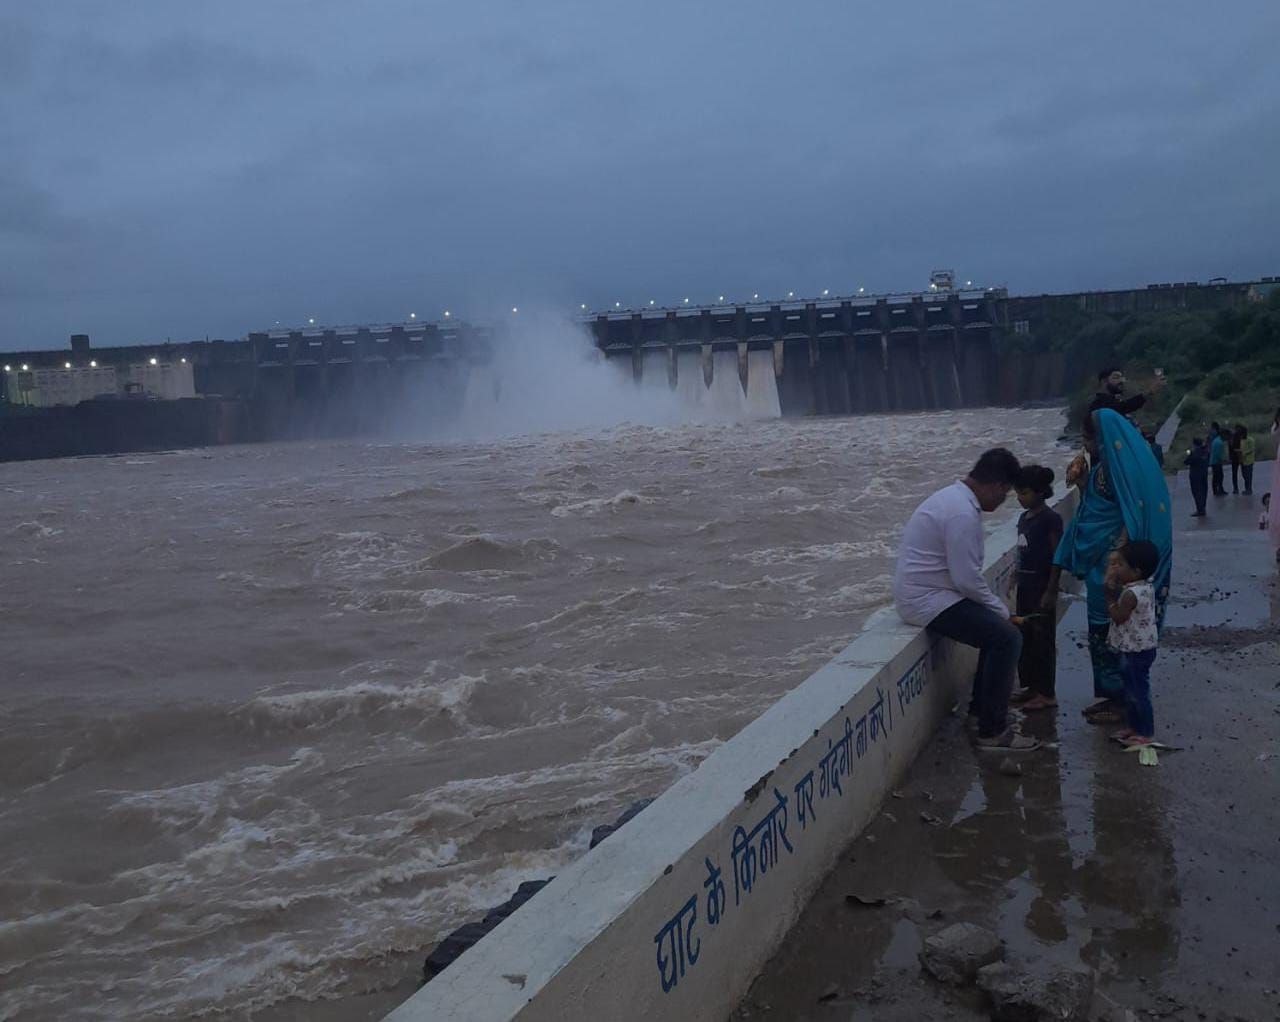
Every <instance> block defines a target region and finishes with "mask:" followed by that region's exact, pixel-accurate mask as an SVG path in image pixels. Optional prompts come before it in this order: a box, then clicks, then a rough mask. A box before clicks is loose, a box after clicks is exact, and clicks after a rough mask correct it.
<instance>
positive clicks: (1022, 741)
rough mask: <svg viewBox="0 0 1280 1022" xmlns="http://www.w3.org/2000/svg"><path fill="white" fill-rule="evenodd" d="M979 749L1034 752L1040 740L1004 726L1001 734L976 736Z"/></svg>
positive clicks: (1038, 746)
mask: <svg viewBox="0 0 1280 1022" xmlns="http://www.w3.org/2000/svg"><path fill="white" fill-rule="evenodd" d="M976 744H977V746H978V748H979V749H982V750H984V751H986V752H1035V750H1036V749H1038V748H1040V740H1039V739H1038V738H1031V737H1028V736H1027V735H1020V734H1018V732H1016V731H1015V730H1014V729H1013V728H1011V727H1010V728H1005V730H1004V733H1003V734H998V735H993V736H992V737H990V738H978V739H977V742H976Z"/></svg>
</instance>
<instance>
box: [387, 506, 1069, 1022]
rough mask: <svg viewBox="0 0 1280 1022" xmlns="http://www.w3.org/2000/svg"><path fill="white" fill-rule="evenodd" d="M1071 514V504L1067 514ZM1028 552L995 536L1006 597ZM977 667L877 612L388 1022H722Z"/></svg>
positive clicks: (992, 556) (1011, 532) (1012, 539)
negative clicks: (587, 1021)
mask: <svg viewBox="0 0 1280 1022" xmlns="http://www.w3.org/2000/svg"><path fill="white" fill-rule="evenodd" d="M1073 506H1074V501H1073V498H1072V497H1071V496H1068V497H1067V498H1063V499H1061V500H1059V502H1058V510H1059V512H1060V513H1062V514H1063V517H1064V518H1065V517H1067V515H1068V514H1069V513H1070V511H1071V510H1072V508H1073ZM1016 539H1017V535H1016V530H1015V528H1014V526H1013V524H1012V523H1010V524H1008V525H1005V526H1002V527H1001V528H1000V529H998V530H997V531H996V532H995V533H993V534H992V535H991V536H989V537H988V539H987V550H988V555H987V563H986V575H987V578H988V581H989V582H990V583H991V584H992V586H993V588H994V589H995V591H996V592H998V593H1000V594H1001V595H1006V594H1007V593H1008V592H1009V590H1010V588H1011V586H1012V582H1013V577H1014V571H1013V569H1014V564H1015V555H1016ZM973 663H974V654H973V651H972V650H969V649H967V648H965V647H961V646H957V645H956V644H954V643H951V642H947V641H941V640H940V641H933V642H931V641H930V636H928V635H927V634H926V633H925V632H924V631H923V630H922V629H919V628H915V627H912V626H908V625H905V624H903V623H902V621H901V620H900V619H899V618H898V616H897V614H896V613H895V612H894V611H893V609H892V608H885V609H883V610H880V611H878V612H877V613H876V614H874V615H873V616H872V617H871V618H870V619H869V620H868V621H867V623H866V625H865V626H864V627H863V629H862V631H861V632H860V633H859V635H858V636H857V637H856V638H855V639H854V640H853V641H852V642H851V643H850V644H849V645H848V646H847V647H845V649H844V650H843V651H842V652H841V653H840V654H839V655H838V656H836V657H835V658H834V659H832V660H831V661H830V662H829V663H827V664H826V665H824V666H823V667H821V668H820V669H819V670H817V671H816V672H815V673H814V674H812V675H810V676H809V677H808V678H807V679H806V680H805V681H803V682H802V683H801V684H800V685H798V686H797V687H796V688H794V689H793V690H791V691H790V692H788V693H787V694H786V695H784V696H783V697H782V698H781V699H779V700H778V701H777V702H776V703H775V704H774V705H773V706H771V707H770V708H769V709H768V710H766V711H765V712H764V713H763V714H762V715H761V716H760V717H758V718H757V719H756V720H755V721H753V722H752V723H751V724H749V725H747V727H745V728H743V730H742V731H740V732H739V733H738V734H737V735H735V736H734V737H733V738H732V739H730V740H729V741H727V742H726V743H725V744H724V745H722V746H720V748H718V749H717V750H716V751H715V752H713V753H712V754H711V755H710V756H708V757H707V758H706V759H705V760H704V761H703V762H702V764H701V765H700V766H699V767H698V768H697V770H695V771H693V772H692V773H691V774H688V775H687V776H685V777H683V778H681V779H680V780H679V781H677V782H676V783H675V784H673V785H672V786H671V787H670V788H669V789H668V790H667V791H666V792H665V793H664V794H663V795H662V796H661V797H659V798H658V799H657V800H656V801H655V802H653V803H652V804H651V805H650V806H648V807H647V808H646V809H645V810H644V811H643V812H642V813H641V814H640V815H639V816H637V817H636V818H635V819H634V820H632V821H631V822H630V823H628V824H627V826H626V827H625V828H624V829H623V830H621V831H619V832H618V833H617V834H615V835H614V836H613V837H611V838H610V839H609V840H608V841H605V842H604V843H602V844H601V845H599V846H597V847H596V848H595V849H593V850H592V851H590V852H588V853H587V854H586V855H584V856H583V857H582V858H581V859H579V860H578V861H576V862H574V863H572V864H571V865H570V866H568V867H567V868H565V869H563V870H561V871H560V873H559V875H558V876H557V877H556V879H555V880H554V881H553V882H552V883H551V884H549V885H548V886H547V887H546V888H544V889H543V890H542V891H540V892H539V893H538V895H537V896H536V898H535V899H534V901H532V902H531V903H530V904H529V905H528V906H525V907H524V908H522V909H521V910H520V911H518V912H516V913H515V914H514V915H512V916H511V917H510V918H508V919H507V920H506V921H504V922H503V923H502V924H501V925H500V926H499V927H498V928H497V929H495V930H494V931H493V932H492V933H490V934H489V935H487V936H486V937H484V938H483V939H482V940H481V941H480V942H479V943H478V944H476V946H475V947H473V948H471V949H470V950H469V951H467V952H466V953H465V954H464V955H463V956H462V957H461V958H460V959H459V960H458V961H457V962H455V963H454V964H453V965H451V966H450V967H449V968H448V969H447V970H446V971H445V972H443V973H441V974H440V975H439V976H437V977H436V978H435V979H434V980H432V981H431V982H430V983H429V984H427V985H426V986H425V987H423V988H422V989H421V990H419V991H418V992H417V993H416V994H414V995H413V996H412V997H411V998H409V999H408V1000H407V1001H405V1002H404V1004H402V1005H401V1006H400V1007H399V1008H397V1009H396V1010H395V1011H393V1012H392V1013H391V1014H390V1015H389V1016H387V1022H502V1020H507V1019H519V1020H521V1022H541V1020H547V1022H551V1020H555V1022H561V1020H563V1019H566V1018H608V1019H611V1020H625V1019H649V1018H659V1017H662V1018H679V1019H690V1020H702V1019H707V1020H716V1022H722V1020H723V1019H724V1018H725V1017H726V1016H727V1015H728V1013H729V1012H730V1011H731V1010H732V1009H733V1008H734V1006H735V1005H736V1004H737V1003H738V1001H739V1000H740V999H741V997H742V995H743V994H744V993H745V991H746V989H747V987H748V986H749V985H750V983H751V981H752V980H753V979H754V978H755V976H756V975H757V974H758V973H759V971H760V969H761V967H762V966H763V964H764V963H765V962H766V961H767V960H768V958H769V957H770V956H771V955H772V954H773V953H774V952H775V951H776V950H777V949H778V947H779V946H780V945H781V943H782V941H783V940H784V939H785V938H786V935H787V933H788V931H789V930H790V928H791V926H792V924H793V923H794V922H795V920H796V918H797V917H798V916H799V914H800V911H801V910H802V909H803V908H804V905H805V903H806V902H807V901H808V899H809V897H810V895H811V894H812V892H813V891H814V889H815V888H816V887H817V885H818V884H819V883H820V882H821V880H822V879H823V877H824V876H825V875H826V874H827V872H828V871H829V870H830V868H831V867H832V865H833V864H834V862H835V860H836V858H837V856H838V855H839V854H840V852H841V851H842V850H843V849H844V848H845V847H846V846H847V845H848V844H849V842H850V841H851V840H853V839H854V838H855V837H856V836H857V835H858V834H859V833H860V832H861V830H862V829H863V827H865V826H866V824H867V823H868V822H869V821H870V819H871V818H872V816H873V815H874V814H875V813H876V812H877V811H878V809H879V806H880V803H881V802H882V801H883V799H884V798H885V796H886V795H887V794H888V793H889V792H890V791H891V790H892V788H893V787H894V785H895V784H896V783H897V782H898V780H899V778H900V777H901V776H902V775H903V773H904V772H905V770H906V769H907V767H908V766H910V764H911V762H912V761H913V760H914V759H915V757H916V756H917V755H918V754H919V752H920V750H921V749H923V748H924V746H925V745H926V744H927V743H928V741H929V739H930V738H931V737H932V735H933V733H934V731H935V730H936V729H937V727H938V724H939V723H940V721H941V720H942V718H943V717H944V716H945V715H946V714H947V713H948V712H949V711H950V709H951V707H952V705H953V704H954V703H955V702H956V700H957V699H958V698H960V697H961V696H963V695H966V694H967V689H968V682H969V680H970V677H971V674H972V669H973ZM846 719H847V720H848V726H847V728H846V723H845V722H846ZM860 736H861V737H860ZM824 774H825V780H824ZM837 786H838V788H839V791H837V790H836V787H837ZM809 799H811V800H812V801H811V804H810V802H809ZM801 803H803V806H804V814H803V815H804V821H803V822H802V821H801V820H800V818H799V816H800V809H801ZM738 828H741V830H739V829H738ZM735 835H736V842H735ZM744 839H745V840H744ZM748 849H750V850H748ZM752 862H754V870H753V869H752V868H751V865H752ZM717 871H718V872H717ZM748 883H749V889H748ZM712 920H715V921H714V922H713V921H712Z"/></svg>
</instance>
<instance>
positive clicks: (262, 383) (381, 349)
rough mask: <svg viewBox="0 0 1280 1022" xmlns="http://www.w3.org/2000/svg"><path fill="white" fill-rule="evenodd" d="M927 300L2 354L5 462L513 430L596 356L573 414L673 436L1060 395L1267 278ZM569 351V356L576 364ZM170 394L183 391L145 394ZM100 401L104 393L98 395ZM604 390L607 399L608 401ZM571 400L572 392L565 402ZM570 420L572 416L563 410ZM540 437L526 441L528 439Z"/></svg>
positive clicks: (963, 290)
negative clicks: (523, 400) (1106, 321)
mask: <svg viewBox="0 0 1280 1022" xmlns="http://www.w3.org/2000/svg"><path fill="white" fill-rule="evenodd" d="M933 277H934V279H933V280H932V281H931V283H930V285H929V287H928V288H926V289H923V290H919V291H903V292H892V293H882V294H867V293H864V292H862V291H861V290H859V291H857V292H856V293H853V294H848V295H843V296H840V295H831V294H830V293H827V292H824V293H823V294H822V295H820V296H818V297H813V298H796V297H795V296H794V294H793V293H789V294H788V296H787V298H786V299H783V300H760V299H759V298H758V296H755V295H753V296H752V298H751V300H749V301H740V302H739V301H730V300H726V299H724V298H723V297H721V298H719V299H718V300H717V301H716V302H714V303H710V304H697V303H691V302H690V301H689V300H688V299H685V300H684V301H682V302H681V303H680V304H679V305H676V306H665V307H662V306H658V305H656V303H654V302H650V303H648V304H647V305H644V306H641V307H638V308H623V307H622V304H621V303H615V305H614V307H613V308H612V309H609V310H601V311H590V310H588V309H587V308H586V306H585V305H584V306H582V307H581V308H580V309H579V310H578V311H577V312H575V313H573V314H552V316H551V317H550V319H551V320H552V321H553V322H554V325H553V326H552V327H551V328H550V329H543V330H542V333H541V335H539V337H538V345H537V350H531V348H533V347H534V346H533V345H531V344H530V337H529V335H528V323H529V318H528V317H527V316H526V315H525V314H521V316H519V317H516V316H514V315H513V316H511V317H507V318H504V319H503V320H502V322H501V323H499V324H487V325H484V324H475V323H470V322H467V321H465V320H463V319H460V318H455V317H452V316H451V315H449V314H448V313H446V314H445V315H444V316H443V317H442V318H441V319H439V320H437V321H434V322H428V321H426V320H419V319H417V318H416V317H413V318H411V319H410V320H408V321H405V322H400V323H383V324H374V325H367V324H366V325H350V326H325V325H317V324H316V323H315V322H314V321H309V322H308V323H307V324H305V325H300V326H287V327H279V326H277V327H275V328H273V329H269V330H253V331H250V332H249V333H248V334H246V335H245V336H244V337H242V338H239V339H233V340H220V339H212V340H210V339H208V338H206V339H203V340H196V341H187V342H172V341H169V340H166V341H165V342H164V343H159V344H131V345H120V346H114V347H105V348H95V347H92V346H91V345H90V341H89V337H88V335H85V334H75V335H73V336H72V338H71V346H70V350H69V351H68V350H66V349H63V350H44V349H27V350H12V351H10V352H9V353H7V354H5V355H4V356H3V362H2V363H0V370H2V371H3V375H2V377H0V422H2V423H3V427H4V428H3V429H0V461H8V460H25V459H31V458H48V457H60V456H66V455H75V454H109V453H120V452H124V451H133V450H146V449H165V448H172V447H200V446H217V445H222V444H229V443H252V442H260V441H271V440H301V439H319V438H336V437H355V436H388V437H396V436H399V437H406V436H408V437H418V438H422V437H441V436H447V435H450V434H451V433H455V434H456V433H457V432H458V426H459V424H460V423H462V424H466V423H468V422H471V423H474V422H482V423H490V422H493V421H497V420H501V421H503V422H505V423H506V424H507V425H508V426H509V427H511V428H517V427H518V422H517V421H516V419H518V416H513V415H512V413H511V408H510V406H511V405H512V404H513V402H512V400H511V396H512V395H515V394H524V395H528V394H529V393H530V392H531V391H534V390H537V389H538V388H539V387H540V386H541V383H540V382H538V380H537V379H536V378H537V377H538V374H539V373H544V374H547V375H549V376H551V377H556V378H557V381H558V382H560V383H563V382H564V378H565V374H564V372H562V370H563V369H565V368H567V366H566V365H565V364H564V363H561V364H557V365H554V366H548V365H547V364H546V363H547V362H548V361H549V360H554V359H556V358H560V359H563V358H565V357H566V356H567V355H569V354H578V353H581V352H580V349H582V348H586V349H587V350H588V351H590V350H591V349H594V350H595V351H596V352H598V353H599V356H598V357H602V358H603V359H604V360H605V361H606V363H607V364H608V365H609V366H610V367H611V368H612V369H613V370H614V372H613V373H610V374H604V375H601V374H595V375H590V376H583V377H581V378H576V379H575V385H576V386H578V388H579V391H580V393H579V392H575V394H574V399H575V400H592V399H594V400H597V401H602V402H603V403H605V404H609V403H610V402H613V403H615V404H616V403H617V402H616V401H614V398H616V397H617V395H616V394H614V393H613V392H612V391H611V390H610V388H611V387H612V383H613V381H616V380H617V379H618V378H619V377H620V378H622V379H624V380H629V381H631V382H633V383H634V384H636V385H637V386H636V388H635V389H636V390H637V391H638V392H641V391H643V392H648V393H649V396H651V397H652V396H655V394H661V393H662V392H667V393H668V398H669V403H671V404H672V405H673V406H676V407H678V409H679V418H680V419H681V420H682V421H690V420H693V421H699V420H710V421H745V420H747V419H762V418H772V417H778V416H782V417H786V418H795V417H807V416H824V415H869V414H890V413H903V412H918V411H930V410H940V409H959V408H974V407H987V406H993V405H1004V406H1011V405H1018V404H1025V403H1033V402H1042V401H1048V400H1053V399H1055V398H1060V397H1062V396H1063V395H1065V394H1066V393H1068V392H1069V391H1071V390H1072V389H1074V388H1075V387H1077V386H1079V385H1080V384H1081V383H1082V382H1083V377H1084V376H1087V375H1088V371H1089V370H1088V367H1082V366H1070V365H1068V364H1067V359H1066V356H1065V355H1064V353H1063V351H1062V350H1061V342H1063V341H1064V340H1065V339H1066V338H1068V337H1069V336H1070V334H1071V331H1072V330H1074V329H1077V328H1078V327H1079V325H1080V324H1081V323H1082V322H1086V321H1088V320H1090V319H1091V318H1093V317H1111V318H1114V317H1118V316H1124V315H1127V314H1133V313H1138V314H1140V313H1149V312H1162V311H1173V310H1189V311H1196V310H1216V309H1230V308H1238V307H1241V306H1243V305H1245V304H1247V303H1250V302H1255V301H1258V300H1261V298H1262V297H1263V296H1265V294H1266V293H1267V292H1269V290H1270V289H1272V288H1274V287H1275V286H1277V282H1276V278H1274V277H1263V278H1261V279H1259V280H1257V281H1246V282H1227V281H1225V280H1222V279H1214V280H1211V281H1209V282H1208V283H1207V284H1200V283H1198V282H1195V281H1187V282H1182V283H1173V284H1151V285H1147V286H1145V287H1141V288H1128V289H1119V290H1110V291H1087V292H1072V293H1063V294H1044V295H1025V296H1011V295H1010V294H1009V293H1008V291H1007V289H1006V288H1004V287H973V286H970V285H969V284H964V285H961V284H959V283H958V282H956V281H954V279H953V276H952V274H951V273H950V272H949V271H936V272H935V274H934V275H933ZM571 349H572V351H571ZM169 376H173V377H174V378H175V379H176V378H179V377H180V378H181V379H182V380H183V381H184V386H183V387H182V388H180V392H178V391H174V390H173V388H171V387H170V388H166V387H159V388H156V387H152V386H151V385H150V384H149V383H148V382H147V381H148V380H149V379H151V378H152V377H155V378H157V379H159V378H161V377H164V378H168V377H169ZM103 390H105V391H107V392H108V393H105V394H103V393H101V391H103ZM605 390H609V393H608V394H605V393H601V392H602V391H605ZM566 396H567V395H566ZM561 404H562V405H563V404H564V402H561ZM534 428H537V427H534Z"/></svg>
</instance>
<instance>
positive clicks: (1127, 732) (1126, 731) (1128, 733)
mask: <svg viewBox="0 0 1280 1022" xmlns="http://www.w3.org/2000/svg"><path fill="white" fill-rule="evenodd" d="M1134 734H1135V732H1134V730H1133V728H1131V727H1122V728H1121V729H1120V730H1119V731H1112V732H1111V735H1110V737H1111V738H1113V739H1114V740H1115V741H1117V742H1123V741H1124V740H1125V739H1126V738H1132V737H1133V736H1134Z"/></svg>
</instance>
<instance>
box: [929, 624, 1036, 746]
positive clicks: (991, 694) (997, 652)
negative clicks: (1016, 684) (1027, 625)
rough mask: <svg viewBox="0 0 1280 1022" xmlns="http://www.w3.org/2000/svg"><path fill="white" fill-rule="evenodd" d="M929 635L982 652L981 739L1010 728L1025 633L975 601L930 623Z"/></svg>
mask: <svg viewBox="0 0 1280 1022" xmlns="http://www.w3.org/2000/svg"><path fill="white" fill-rule="evenodd" d="M929 631H931V632H936V633H937V634H938V635H942V636H945V637H946V638H948V639H954V640H955V641H956V642H959V643H961V644H963V645H965V646H972V647H974V648H975V649H977V651H978V673H977V675H976V676H975V677H974V679H973V703H972V704H971V705H972V706H973V708H974V709H976V710H977V711H978V737H979V738H994V737H995V736H996V735H1000V734H1004V731H1005V728H1007V727H1008V726H1009V719H1008V717H1009V693H1010V692H1012V691H1013V675H1014V671H1016V670H1017V667H1018V657H1019V655H1020V654H1021V653H1022V633H1021V632H1020V631H1018V626H1017V625H1015V624H1013V623H1012V622H1011V621H1010V620H1009V619H1008V618H1005V617H1001V616H1000V615H999V614H997V613H996V612H995V611H994V610H991V609H990V608H989V607H984V606H982V604H980V603H975V602H974V601H973V600H961V601H960V602H959V603H954V604H952V605H951V606H950V607H948V608H947V609H946V610H944V611H943V612H942V613H941V614H939V615H938V616H937V617H935V618H934V619H933V620H932V621H930V622H929Z"/></svg>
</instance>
